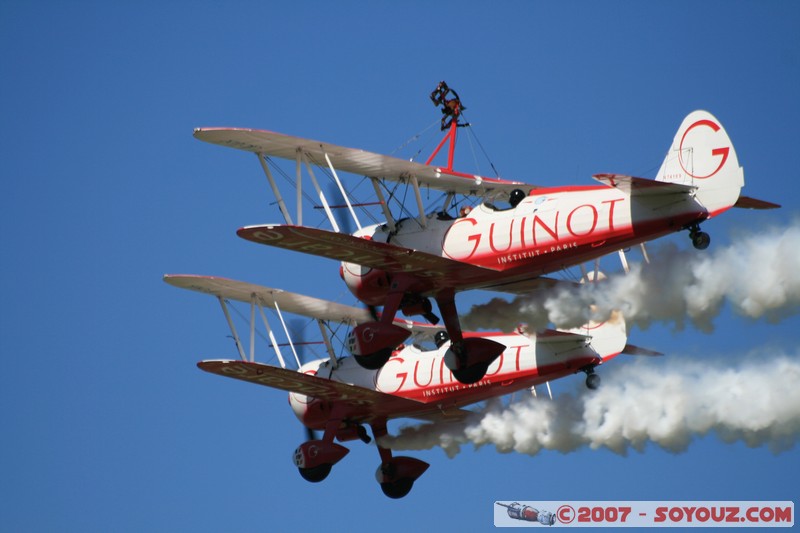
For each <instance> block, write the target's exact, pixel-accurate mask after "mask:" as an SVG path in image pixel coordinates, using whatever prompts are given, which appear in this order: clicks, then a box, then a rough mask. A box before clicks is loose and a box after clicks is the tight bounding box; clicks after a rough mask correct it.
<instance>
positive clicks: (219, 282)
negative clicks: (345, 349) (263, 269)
mask: <svg viewBox="0 0 800 533" xmlns="http://www.w3.org/2000/svg"><path fill="white" fill-rule="evenodd" d="M164 281H165V282H167V283H169V284H170V285H172V286H174V287H179V288H181V289H189V290H193V291H198V292H202V293H205V294H211V295H214V296H218V297H221V298H226V299H228V300H236V301H239V302H245V303H250V302H251V300H252V297H253V295H255V296H256V297H257V298H258V300H259V301H260V302H261V303H262V304H263V305H268V306H270V307H275V306H276V305H277V306H278V307H279V308H280V309H281V310H282V311H286V312H289V313H294V314H296V315H302V316H308V317H312V318H318V319H320V320H329V321H333V322H343V323H350V322H356V323H357V324H360V323H361V322H368V321H370V320H372V318H371V317H370V314H369V312H368V311H367V310H366V309H363V308H358V307H353V306H350V305H343V304H338V303H335V302H330V301H328V300H321V299H319V298H313V297H311V296H305V295H303V294H297V293H294V292H289V291H283V290H281V289H271V288H269V287H262V286H261V285H254V284H252V283H245V282H243V281H235V280H232V279H226V278H218V277H214V276H195V275H183V274H167V275H165V276H164Z"/></svg>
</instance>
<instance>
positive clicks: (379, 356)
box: [347, 322, 411, 370]
mask: <svg viewBox="0 0 800 533" xmlns="http://www.w3.org/2000/svg"><path fill="white" fill-rule="evenodd" d="M409 335H411V332H410V331H408V330H407V329H405V328H402V327H400V326H396V325H394V324H391V323H386V322H366V323H364V324H360V325H358V326H356V327H355V328H353V330H352V331H351V332H350V333H349V334H348V336H347V349H348V350H349V351H350V353H351V354H353V357H354V358H355V360H356V362H357V363H358V364H359V365H361V366H362V367H364V368H366V369H368V370H377V369H379V368H381V367H382V366H383V365H385V364H386V361H388V360H389V358H390V357H391V356H392V352H393V351H394V350H395V348H396V347H397V346H398V345H399V344H401V343H402V342H403V341H405V340H406V339H407V338H408V336H409Z"/></svg>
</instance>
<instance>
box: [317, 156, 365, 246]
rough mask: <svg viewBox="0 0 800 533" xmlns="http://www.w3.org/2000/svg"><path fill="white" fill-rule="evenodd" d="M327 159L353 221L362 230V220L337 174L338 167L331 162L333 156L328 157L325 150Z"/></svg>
mask: <svg viewBox="0 0 800 533" xmlns="http://www.w3.org/2000/svg"><path fill="white" fill-rule="evenodd" d="M325 161H327V162H328V168H329V169H331V173H332V174H333V179H334V180H335V181H336V185H337V186H338V187H339V192H340V193H342V198H344V201H345V203H346V204H347V209H349V210H350V215H351V216H352V217H353V222H355V223H356V227H357V228H358V229H359V231H360V230H361V222H359V220H358V217H357V216H356V212H355V211H353V206H352V205H351V204H350V199H349V198H348V197H347V193H346V192H344V187H343V186H342V182H341V181H339V175H338V174H336V169H335V168H333V163H331V158H330V157H328V152H325Z"/></svg>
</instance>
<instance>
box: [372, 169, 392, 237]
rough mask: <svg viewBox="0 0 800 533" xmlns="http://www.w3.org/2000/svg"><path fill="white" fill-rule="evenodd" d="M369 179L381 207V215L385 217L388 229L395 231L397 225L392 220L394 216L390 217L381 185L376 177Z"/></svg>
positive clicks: (390, 213)
mask: <svg viewBox="0 0 800 533" xmlns="http://www.w3.org/2000/svg"><path fill="white" fill-rule="evenodd" d="M369 180H370V181H371V182H372V188H373V189H375V196H377V197H378V200H379V201H380V203H381V209H382V210H383V216H384V217H386V225H387V226H389V231H392V232H395V231H397V226H396V224H395V222H394V218H393V217H392V212H391V211H389V205H388V204H387V203H386V198H385V197H384V196H383V191H382V190H381V185H380V182H379V181H378V178H370V179H369Z"/></svg>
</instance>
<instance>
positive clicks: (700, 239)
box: [692, 231, 711, 250]
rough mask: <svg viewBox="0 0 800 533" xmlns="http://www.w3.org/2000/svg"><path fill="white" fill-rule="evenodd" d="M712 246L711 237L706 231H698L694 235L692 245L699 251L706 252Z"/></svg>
mask: <svg viewBox="0 0 800 533" xmlns="http://www.w3.org/2000/svg"><path fill="white" fill-rule="evenodd" d="M709 244H711V237H710V236H709V235H708V233H706V232H704V231H698V232H697V233H695V234H694V235H692V245H694V247H695V248H697V249H698V250H705V249H706V248H708V245H709Z"/></svg>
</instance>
